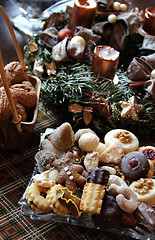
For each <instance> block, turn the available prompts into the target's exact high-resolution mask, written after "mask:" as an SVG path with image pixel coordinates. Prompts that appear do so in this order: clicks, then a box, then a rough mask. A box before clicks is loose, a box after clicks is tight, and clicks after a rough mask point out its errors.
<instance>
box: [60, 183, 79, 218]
mask: <svg viewBox="0 0 155 240" xmlns="http://www.w3.org/2000/svg"><path fill="white" fill-rule="evenodd" d="M56 194H57V198H58V200H59V201H60V202H62V203H63V204H65V205H66V206H67V208H68V209H69V212H70V213H72V214H73V215H74V216H75V217H76V218H79V217H80V216H81V213H82V212H81V211H80V202H81V199H80V198H78V197H77V196H75V195H73V194H72V192H71V191H69V190H68V189H67V188H66V187H64V188H59V190H57V192H56Z"/></svg>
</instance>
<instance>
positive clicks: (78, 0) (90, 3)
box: [68, 0, 97, 32]
mask: <svg viewBox="0 0 155 240" xmlns="http://www.w3.org/2000/svg"><path fill="white" fill-rule="evenodd" d="M96 9H97V3H96V1H95V0H75V2H74V7H73V11H72V14H71V18H70V21H69V25H68V28H69V29H71V30H72V32H74V30H75V28H76V26H82V27H85V28H91V26H92V24H93V21H94V18H95V15H96Z"/></svg>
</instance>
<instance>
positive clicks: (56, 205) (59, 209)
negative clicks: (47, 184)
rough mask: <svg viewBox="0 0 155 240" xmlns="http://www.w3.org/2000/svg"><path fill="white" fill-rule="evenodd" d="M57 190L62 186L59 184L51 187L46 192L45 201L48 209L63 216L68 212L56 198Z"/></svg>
mask: <svg viewBox="0 0 155 240" xmlns="http://www.w3.org/2000/svg"><path fill="white" fill-rule="evenodd" d="M59 188H63V186H62V185H60V184H56V185H54V186H53V187H51V188H50V190H49V191H48V194H47V197H46V199H47V201H48V204H49V206H50V208H51V209H52V210H53V211H54V212H56V213H57V214H59V215H63V216H64V215H67V214H68V213H69V210H68V208H67V207H66V206H64V205H63V204H62V203H61V202H60V201H59V200H58V198H57V190H59Z"/></svg>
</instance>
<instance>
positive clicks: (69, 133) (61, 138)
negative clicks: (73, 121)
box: [49, 122, 74, 151]
mask: <svg viewBox="0 0 155 240" xmlns="http://www.w3.org/2000/svg"><path fill="white" fill-rule="evenodd" d="M49 139H50V141H51V143H52V145H53V146H54V147H55V148H56V149H59V150H61V151H66V150H68V149H69V148H71V147H72V146H73V145H74V132H73V130H72V127H71V125H70V124H69V123H67V122H65V123H63V124H62V125H61V126H60V127H58V128H56V130H55V131H54V132H53V133H51V135H50V136H49Z"/></svg>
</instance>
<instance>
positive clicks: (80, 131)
mask: <svg viewBox="0 0 155 240" xmlns="http://www.w3.org/2000/svg"><path fill="white" fill-rule="evenodd" d="M89 132H90V133H94V134H96V133H95V132H94V131H93V130H91V129H90V128H82V129H79V130H78V131H77V132H76V133H75V142H78V141H79V138H80V137H81V136H82V134H84V133H89Z"/></svg>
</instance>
